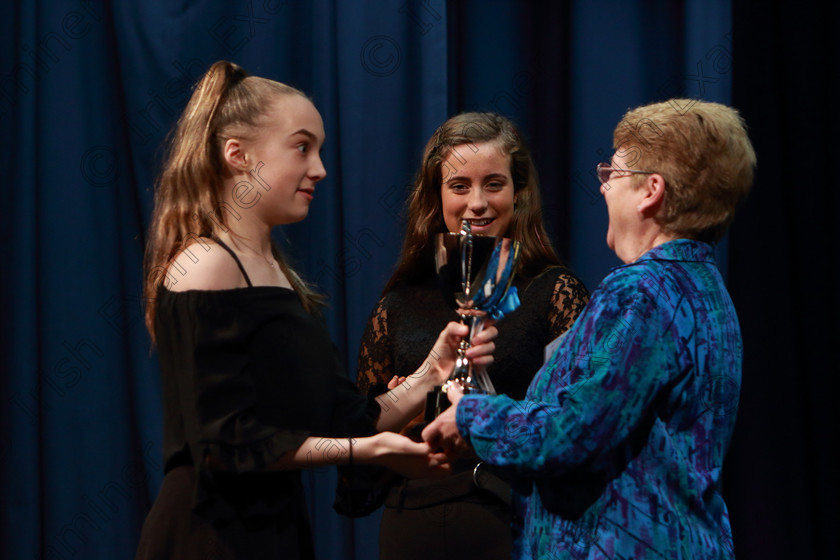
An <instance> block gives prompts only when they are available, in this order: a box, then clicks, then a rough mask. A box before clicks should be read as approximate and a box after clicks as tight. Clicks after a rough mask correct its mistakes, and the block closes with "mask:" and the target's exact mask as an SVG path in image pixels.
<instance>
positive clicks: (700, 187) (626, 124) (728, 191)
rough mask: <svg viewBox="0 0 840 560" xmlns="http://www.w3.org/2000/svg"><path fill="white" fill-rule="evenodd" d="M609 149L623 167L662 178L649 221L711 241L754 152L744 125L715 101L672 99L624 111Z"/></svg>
mask: <svg viewBox="0 0 840 560" xmlns="http://www.w3.org/2000/svg"><path fill="white" fill-rule="evenodd" d="M613 147H614V149H615V150H616V152H617V153H618V154H620V155H622V156H623V157H624V158H625V161H626V162H627V165H628V166H629V167H630V168H633V169H640V170H645V171H654V172H656V173H659V174H660V175H662V177H663V178H664V179H665V199H664V203H663V205H662V208H661V209H660V211H659V213H658V214H657V216H656V217H655V219H656V222H657V223H658V224H659V225H660V226H661V227H662V230H663V231H665V232H667V233H672V234H675V235H678V236H680V237H688V238H692V239H698V240H701V241H707V242H710V243H714V242H716V241H718V240H719V239H720V238H721V237H722V236H723V234H724V233H725V232H726V229H727V227H729V224H730V223H731V222H732V219H733V217H734V215H735V209H736V208H737V206H738V204H739V203H740V202H741V201H742V200H743V199H744V198H745V197H746V196H747V193H748V192H749V190H750V186H751V185H752V181H753V172H754V169H755V164H756V157H755V151H754V150H753V147H752V144H751V143H750V139H749V137H748V136H747V131H746V125H745V123H744V120H743V119H742V118H741V116H740V115H739V114H738V111H736V110H735V109H733V108H731V107H727V106H726V105H721V104H720V103H710V102H706V101H699V100H696V99H671V100H668V101H663V102H661V103H653V104H650V105H644V106H642V107H637V108H635V109H631V110H629V111H628V112H627V113H626V114H625V115H624V116H623V117H622V118H621V121H620V122H619V123H618V125H617V126H616V128H615V131H614V132H613ZM639 180H640V181H641V179H639Z"/></svg>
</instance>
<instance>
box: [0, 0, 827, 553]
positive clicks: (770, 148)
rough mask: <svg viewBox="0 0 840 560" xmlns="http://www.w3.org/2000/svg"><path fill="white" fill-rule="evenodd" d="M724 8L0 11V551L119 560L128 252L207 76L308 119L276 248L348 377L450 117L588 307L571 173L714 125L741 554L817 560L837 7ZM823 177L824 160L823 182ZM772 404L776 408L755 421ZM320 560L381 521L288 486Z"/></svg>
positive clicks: (603, 255) (92, 5)
mask: <svg viewBox="0 0 840 560" xmlns="http://www.w3.org/2000/svg"><path fill="white" fill-rule="evenodd" d="M826 10H827V11H818V10H816V8H810V7H808V6H805V5H800V4H795V3H791V5H790V6H789V7H787V8H784V9H783V8H782V7H779V6H775V5H774V6H772V7H766V8H763V9H762V10H760V11H756V10H754V9H750V8H748V7H745V6H742V5H740V4H737V3H732V2H731V0H720V1H715V2H705V1H701V0H682V1H680V2H670V1H666V0H651V1H641V0H637V1H633V2H618V1H609V0H600V1H598V2H584V1H582V0H561V1H559V2H554V3H551V4H550V5H544V4H540V3H536V2H515V1H513V0H488V1H482V2H479V1H476V0H458V1H455V0H450V1H449V2H446V1H445V0H389V1H387V2H374V1H372V0H356V1H353V2H345V1H339V0H310V1H306V2H292V1H289V0H237V1H235V2H226V1H223V0H203V1H201V2H183V1H175V2H172V1H169V2H164V1H162V0H150V1H148V2H101V1H93V0H72V1H59V0H37V1H33V2H6V3H3V4H2V5H1V6H0V37H2V39H0V44H2V48H0V133H2V137H3V147H4V149H3V150H0V158H2V159H0V162H2V163H3V164H4V166H3V169H5V170H6V173H7V177H6V181H4V184H3V185H2V187H0V212H2V214H0V216H2V220H0V239H2V244H3V253H2V256H3V259H2V260H3V268H2V274H0V311H2V321H3V327H2V329H3V331H2V332H3V334H2V336H0V363H2V367H3V373H2V376H0V403H2V405H4V406H0V455H2V461H1V462H0V492H2V495H1V496H2V499H0V557H2V558H15V559H17V558H59V559H73V558H86V559H93V560H96V559H99V558H101V559H106V558H107V559H111V558H125V557H131V555H132V554H133V551H134V547H135V546H136V542H137V538H138V536H139V529H140V525H141V523H142V520H143V518H144V516H145V514H146V512H147V511H148V508H149V506H150V504H151V503H152V501H153V500H154V498H155V495H156V493H157V490H158V488H159V486H160V482H161V479H162V472H161V468H162V466H161V459H160V454H161V448H160V446H161V441H160V439H161V403H160V379H159V370H158V366H157V362H156V357H155V355H154V353H150V344H149V338H148V335H147V334H146V332H145V327H144V324H143V307H142V304H143V302H142V297H141V290H140V288H141V282H142V270H141V262H142V253H143V245H144V242H145V232H146V228H147V227H148V221H149V216H150V213H151V207H152V194H153V183H154V179H155V176H156V174H157V172H158V169H159V165H160V162H161V158H162V149H161V146H162V145H163V142H164V140H165V137H166V134H167V132H168V131H169V130H170V128H171V127H172V125H173V124H174V122H175V119H176V118H177V116H178V115H179V114H180V112H181V110H182V109H183V107H184V105H185V103H186V101H187V99H188V97H189V94H190V88H191V86H192V84H194V83H195V81H196V80H197V79H198V78H199V77H200V76H201V74H202V73H203V72H204V71H205V70H206V69H207V68H208V67H209V66H210V64H212V63H213V62H214V61H216V60H219V59H227V60H232V61H234V62H236V63H238V64H240V65H242V66H243V67H244V68H245V69H246V70H248V71H249V72H250V73H252V74H256V75H260V76H265V77H268V78H272V79H276V80H279V81H282V82H286V83H288V84H290V85H293V86H295V87H298V88H300V89H302V90H303V91H304V92H306V93H307V94H308V95H310V96H311V98H312V99H313V101H314V103H315V105H316V106H317V107H318V109H319V110H320V112H321V114H322V116H323V118H324V124H325V130H326V135H327V140H326V143H325V146H324V152H323V159H324V164H325V167H326V169H327V173H328V175H327V177H326V179H325V180H323V181H322V182H320V183H319V184H318V185H317V188H316V193H315V200H314V202H313V205H312V208H311V210H310V215H309V217H308V218H307V219H306V220H305V221H304V222H302V223H300V224H295V225H292V226H288V227H285V228H282V229H278V230H277V231H276V232H275V233H276V238H277V240H278V241H279V242H280V244H281V245H282V246H283V247H284V249H285V251H286V252H287V253H288V255H289V257H290V259H291V260H292V261H293V262H294V263H295V264H296V266H297V267H298V269H299V270H300V271H301V273H302V274H303V275H304V277H306V278H307V279H308V280H310V281H311V282H314V283H315V284H317V285H318V286H319V287H320V288H321V290H322V291H323V292H324V293H326V294H327V295H328V296H329V301H330V306H329V307H328V308H327V310H326V317H327V321H328V324H329V328H330V331H331V334H332V336H333V339H334V341H335V343H336V347H337V349H338V352H339V353H340V354H341V356H342V359H343V361H344V363H345V364H346V367H347V371H348V374H349V375H351V376H354V375H355V369H356V366H355V361H356V353H357V350H358V345H359V340H360V338H361V333H362V331H363V329H364V325H365V321H366V319H367V316H368V314H369V312H370V310H371V309H372V308H373V306H374V304H375V303H376V301H377V299H378V297H379V294H380V291H381V289H382V287H383V286H384V284H385V282H386V280H387V278H388V277H389V275H390V273H391V271H392V270H393V266H394V264H395V262H396V259H397V256H398V253H399V249H400V245H401V242H402V237H403V230H404V218H405V216H404V210H403V205H404V202H405V198H406V194H407V189H408V187H409V185H410V183H411V182H412V180H413V178H414V174H415V172H416V170H417V166H418V165H419V163H420V157H421V153H422V148H423V146H424V145H425V142H426V140H427V139H428V138H429V136H431V134H432V133H433V131H434V130H435V128H436V127H437V126H439V125H440V124H441V123H442V122H443V121H444V120H445V119H446V118H448V117H449V116H451V115H453V114H455V113H457V112H460V111H467V110H489V111H496V112H501V113H503V114H506V115H507V116H509V117H511V118H512V119H513V120H514V121H515V122H516V123H517V124H518V125H519V126H520V128H521V130H522V132H523V134H524V135H525V136H526V138H527V139H528V141H529V145H530V147H531V149H532V151H533V153H534V157H535V160H536V163H537V166H538V170H539V173H540V175H541V178H542V190H543V199H544V212H545V219H546V222H547V224H548V228H549V232H550V234H551V237H552V241H553V242H554V244H555V246H556V247H557V248H558V250H559V252H560V253H561V255H562V257H563V258H564V260H566V262H567V263H568V264H569V265H570V266H571V267H572V268H573V270H575V272H576V273H577V274H578V275H579V276H580V277H581V278H582V279H583V280H584V281H585V283H586V284H587V286H588V287H589V288H590V289H593V288H595V287H596V286H597V284H598V283H599V282H600V280H601V279H602V278H603V277H604V276H605V275H606V273H607V271H608V270H609V268H610V267H612V266H614V265H616V264H618V261H617V259H616V257H615V256H614V255H613V254H612V253H611V252H610V251H609V249H608V248H607V247H606V244H605V242H604V239H605V233H606V228H607V214H606V210H605V207H604V205H603V201H602V199H601V195H600V193H599V191H598V187H599V185H598V182H597V180H596V178H595V174H594V168H595V165H596V164H597V163H598V162H599V161H603V160H607V159H608V158H609V157H610V155H611V134H612V129H613V127H614V126H615V124H616V122H617V121H618V120H619V118H620V117H621V116H622V114H623V113H624V112H625V111H626V110H627V109H628V108H631V107H634V106H637V105H641V104H645V103H648V102H651V101H656V100H662V99H666V98H669V97H674V96H680V97H701V98H703V99H706V100H711V101H720V102H722V103H728V104H734V105H735V106H736V107H737V108H738V109H740V110H741V111H742V113H743V114H744V116H745V118H746V120H747V123H748V125H749V126H750V130H751V136H752V138H753V140H754V142H755V145H756V148H757V152H758V161H759V165H758V175H757V177H756V186H755V189H754V192H753V193H752V194H751V196H750V199H749V201H748V203H747V204H746V206H745V207H744V208H743V209H742V211H741V212H740V213H739V215H738V217H737V218H736V221H735V224H734V227H733V230H732V234H731V239H727V240H725V241H724V242H722V243H721V244H720V245H719V247H718V252H717V253H718V262H719V264H720V265H721V268H722V270H723V271H724V273H728V275H729V278H730V288H731V292H732V295H733V298H734V299H735V303H736V306H737V308H738V311H739V316H740V317H741V320H742V327H743V331H744V339H745V352H746V358H745V371H744V385H743V390H742V404H741V409H740V412H739V414H740V416H739V419H738V423H737V426H736V434H735V440H734V442H733V446H732V452H731V455H730V459H729V460H728V462H727V467H726V475H725V488H724V492H725V495H726V497H727V500H728V501H729V504H730V510H731V513H732V525H733V528H734V532H735V546H736V551H737V553H738V556H739V558H774V557H790V556H796V555H797V554H799V555H807V556H812V557H822V556H826V555H827V553H828V551H833V550H834V549H836V540H837V537H836V536H834V532H833V527H835V526H836V525H837V514H836V513H835V511H834V509H835V508H834V506H833V504H834V503H835V502H836V498H837V492H838V489H837V484H836V483H835V482H834V480H833V476H832V475H833V471H832V467H831V463H829V462H828V460H827V458H826V456H825V453H824V449H825V448H826V447H828V446H830V445H833V444H835V443H836V441H837V426H838V424H840V422H838V418H837V413H836V412H835V411H836V409H837V407H835V406H832V398H833V396H834V395H835V394H836V392H837V391H836V390H835V389H836V385H837V381H836V371H837V368H836V365H835V364H834V363H833V361H832V356H831V349H832V341H833V338H834V335H835V334H836V333H837V328H836V326H835V325H834V322H835V321H834V320H833V319H834V318H835V317H836V316H837V315H838V314H840V308H838V298H837V296H836V295H834V294H835V291H836V289H835V288H836V285H837V278H838V276H837V274H838V273H837V267H836V262H837V260H838V256H840V255H838V241H837V240H838V239H840V235H838V232H837V225H836V218H837V216H838V214H840V207H839V206H838V197H837V194H836V190H834V189H833V188H832V186H831V179H830V177H831V172H832V171H831V162H832V161H833V155H834V147H833V146H834V143H833V132H834V130H836V129H837V126H835V125H836V124H837V115H838V111H837V109H836V107H835V103H834V97H836V95H835V92H836V91H837V88H836V85H837V83H836V82H837V79H838V78H837V75H838V72H837V71H836V70H837V60H840V58H838V55H840V46H838V42H837V40H836V39H834V38H833V36H832V34H831V30H830V28H829V26H830V22H831V21H834V19H836V18H834V19H832V17H831V16H832V15H838V14H837V10H838V8H836V7H834V8H828V9H826ZM826 166H827V167H826ZM779 411H782V412H783V413H782V414H780V413H779ZM305 481H306V485H307V491H308V496H309V506H310V511H311V515H312V520H313V526H314V530H315V536H316V549H317V552H318V556H319V558H331V559H356V558H358V559H367V558H376V556H377V548H378V547H377V539H378V519H379V514H374V515H373V516H371V517H370V518H367V519H363V520H356V521H349V520H346V519H343V518H340V517H338V516H337V515H336V514H334V513H333V512H332V509H331V503H332V500H333V492H334V488H335V472H334V471H333V470H331V469H323V470H317V471H313V472H310V473H308V474H306V475H305Z"/></svg>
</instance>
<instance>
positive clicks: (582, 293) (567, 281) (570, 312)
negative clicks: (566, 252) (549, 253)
mask: <svg viewBox="0 0 840 560" xmlns="http://www.w3.org/2000/svg"><path fill="white" fill-rule="evenodd" d="M588 301H589V291H588V290H587V289H586V286H584V284H583V282H581V281H580V280H579V279H578V278H577V277H576V276H575V275H574V274H571V273H570V272H569V271H568V270H566V271H563V272H561V273H560V274H559V275H558V276H557V280H556V281H555V282H554V290H553V292H552V294H551V310H550V311H549V313H548V319H549V323H550V325H551V336H552V338H556V337H558V336H560V335H561V334H563V333H564V332H566V330H567V329H568V328H569V327H571V326H572V323H574V322H575V319H577V317H578V315H580V313H581V312H582V311H583V308H584V307H586V303H587V302H588Z"/></svg>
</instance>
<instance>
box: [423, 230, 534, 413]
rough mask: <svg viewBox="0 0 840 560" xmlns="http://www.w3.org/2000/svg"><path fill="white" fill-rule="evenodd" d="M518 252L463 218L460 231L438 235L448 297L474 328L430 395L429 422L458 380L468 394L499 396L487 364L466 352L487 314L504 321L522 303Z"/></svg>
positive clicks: (439, 262) (439, 269)
mask: <svg viewBox="0 0 840 560" xmlns="http://www.w3.org/2000/svg"><path fill="white" fill-rule="evenodd" d="M519 250H520V247H519V242H518V241H513V240H512V239H508V238H506V237H491V236H484V235H473V233H472V230H471V228H470V223H469V222H468V221H467V220H463V221H462V222H461V231H460V233H439V234H437V235H436V236H435V265H436V269H437V277H438V280H439V281H440V284H441V287H442V289H443V294H444V297H446V298H447V300H448V301H449V303H450V305H452V306H453V307H454V308H455V310H456V311H457V313H458V315H460V316H461V321H462V322H463V323H464V324H466V325H468V326H469V327H470V334H469V336H468V337H467V338H466V339H464V340H462V341H461V343H460V345H459V348H458V355H457V358H456V361H455V367H454V369H453V370H452V374H451V375H450V376H449V380H448V381H447V382H446V384H444V385H443V386H439V387H435V390H434V391H431V392H430V393H429V395H428V398H427V400H426V415H425V416H426V420H427V421H431V420H433V419H434V418H435V417H437V415H438V414H440V413H441V412H442V411H443V410H445V409H446V408H447V407H448V406H449V401H448V400H447V398H446V395H445V393H446V389H447V387H448V386H449V385H451V384H453V383H457V384H458V385H460V387H461V388H462V390H463V391H464V392H465V393H486V394H490V395H495V394H496V390H495V389H494V388H493V383H492V381H490V376H489V375H487V371H486V370H485V368H484V367H482V366H477V365H474V364H473V363H472V362H471V361H470V360H468V359H467V357H466V351H467V349H468V348H469V347H470V341H471V340H472V338H473V336H475V335H477V334H478V333H479V332H481V330H482V329H483V328H484V325H485V323H486V321H487V318H488V317H492V318H494V319H501V317H502V316H503V315H504V314H505V313H510V312H511V311H513V310H514V309H516V308H517V307H518V306H519V297H518V294H517V293H516V288H515V287H512V286H511V282H512V281H513V274H514V269H515V268H516V262H517V260H518V259H519Z"/></svg>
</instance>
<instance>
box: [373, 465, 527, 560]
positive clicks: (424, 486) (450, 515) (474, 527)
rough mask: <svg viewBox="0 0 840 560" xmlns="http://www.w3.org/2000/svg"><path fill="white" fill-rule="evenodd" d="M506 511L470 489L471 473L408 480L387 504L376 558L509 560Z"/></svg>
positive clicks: (508, 512)
mask: <svg viewBox="0 0 840 560" xmlns="http://www.w3.org/2000/svg"><path fill="white" fill-rule="evenodd" d="M511 520H512V513H511V510H510V507H509V506H508V505H507V504H505V503H504V502H503V501H502V500H500V499H499V498H497V497H496V496H494V495H492V494H490V493H489V492H486V491H484V490H481V489H479V488H476V487H475V486H474V485H472V473H471V472H468V473H462V474H459V475H455V476H453V477H450V478H447V479H443V480H434V481H426V480H416V481H414V480H411V481H407V482H405V483H404V484H403V485H401V486H398V487H395V488H393V489H392V490H391V492H390V494H389V495H388V499H387V500H386V502H385V511H384V513H383V515H382V523H381V525H380V532H379V554H380V556H379V557H380V560H415V559H416V560H466V559H470V558H481V559H482V560H509V559H510V557H511V541H512V537H511Z"/></svg>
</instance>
